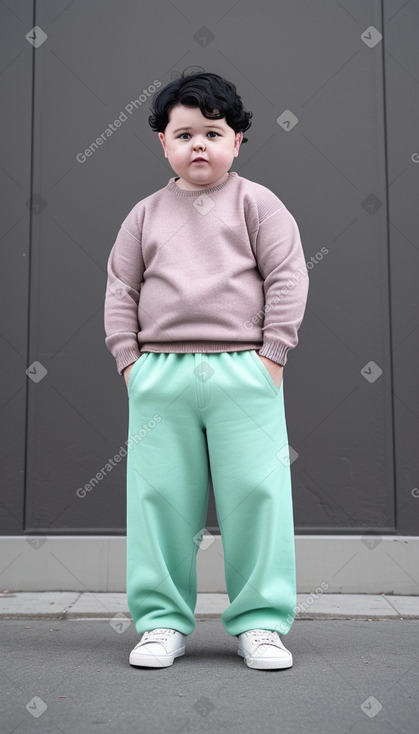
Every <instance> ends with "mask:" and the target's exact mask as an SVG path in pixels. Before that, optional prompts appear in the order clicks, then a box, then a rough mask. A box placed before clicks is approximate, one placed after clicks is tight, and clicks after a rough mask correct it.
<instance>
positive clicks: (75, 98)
mask: <svg viewBox="0 0 419 734" xmlns="http://www.w3.org/2000/svg"><path fill="white" fill-rule="evenodd" d="M390 6H391V7H390ZM0 18H1V27H2V50H3V53H2V62H1V74H0V84H1V86H2V99H3V105H2V136H1V141H2V148H3V162H2V164H1V170H0V176H1V178H2V182H3V196H2V199H1V202H2V208H3V212H2V225H1V235H0V237H1V258H2V267H1V268H0V278H1V294H2V304H3V307H2V308H1V310H0V318H1V324H0V337H1V359H2V375H3V379H2V381H1V383H0V391H1V395H0V421H1V452H2V453H1V466H2V477H1V506H0V507H1V526H0V532H1V533H2V534H3V535H17V534H22V533H27V534H37V533H39V534H48V535H52V534H59V535H62V534H70V535H71V534H79V535H80V534H83V533H85V534H105V533H106V534H115V535H118V534H121V535H123V534H124V533H125V468H126V459H125V458H124V457H123V458H122V461H121V462H120V463H118V464H117V466H116V467H115V468H114V469H113V470H112V471H111V472H107V473H105V476H104V478H102V479H101V480H100V481H99V482H98V483H97V485H96V486H95V487H94V489H92V491H90V492H89V493H87V494H86V496H85V497H79V496H77V494H76V490H77V489H78V488H80V487H83V486H85V485H86V484H87V483H88V482H89V481H90V479H91V478H92V477H94V476H95V475H96V473H97V472H99V471H100V470H101V468H102V467H104V465H105V464H106V463H107V462H108V460H109V458H110V457H113V456H115V455H116V454H118V452H120V450H121V448H123V447H124V445H125V441H126V439H127V421H128V404H127V397H126V388H125V384H124V381H123V379H122V378H121V377H120V376H119V375H118V374H117V372H116V367H115V363H114V360H113V358H112V356H111V355H110V353H109V352H108V350H107V349H106V347H105V344H104V338H105V334H104V329H103V301H104V292H105V285H106V262H107V258H108V255H109V252H110V249H111V247H112V245H113V242H114V240H115V237H116V235H117V232H118V229H119V226H120V223H121V221H122V220H123V219H124V218H125V216H126V214H127V213H128V211H129V210H130V209H131V208H132V207H133V206H134V204H135V203H136V202H137V201H139V200H140V199H142V198H144V197H145V196H148V195H149V194H150V193H152V192H153V191H155V190H157V189H159V188H161V187H163V186H165V185H166V183H167V181H168V179H169V178H170V177H171V176H173V175H174V172H173V171H172V169H171V168H170V166H169V164H168V162H167V160H166V159H165V158H164V156H163V151H162V148H161V145H160V142H159V141H158V139H157V135H156V134H155V133H153V132H152V131H151V128H150V127H149V125H148V122H147V118H148V115H149V108H148V106H149V100H148V98H147V101H145V102H142V103H141V104H139V105H138V108H137V109H135V107H133V108H132V111H131V112H127V109H126V108H127V106H129V105H130V104H131V103H132V101H133V100H135V99H136V98H138V97H139V95H140V94H141V93H142V92H143V89H146V90H147V88H150V90H151V89H152V86H151V85H153V83H154V81H155V80H158V81H160V82H161V85H164V84H166V83H167V82H168V81H170V79H171V78H172V74H175V73H179V72H180V71H181V70H182V69H183V68H185V67H187V66H189V67H192V66H196V65H198V66H200V67H204V69H205V70H206V71H213V72H216V73H218V74H221V75H222V76H225V77H226V78H227V79H229V80H231V81H233V82H234V83H235V84H236V85H237V88H238V91H239V94H240V95H241V97H242V99H243V101H244V104H245V105H246V107H247V108H248V109H251V110H252V111H253V113H254V118H253V123H252V127H251V128H250V130H249V131H248V133H247V136H248V138H249V142H248V143H246V144H245V145H244V146H242V149H241V152H240V155H239V157H238V158H237V159H235V161H234V164H233V167H232V169H233V170H236V171H237V172H238V173H239V174H240V175H242V176H245V177H246V178H249V179H251V180H254V181H257V182H259V183H262V184H264V185H265V186H268V187H269V188H270V189H272V190H273V191H274V192H275V193H276V194H277V196H279V198H280V199H282V201H283V202H284V203H285V205H286V206H287V207H288V209H289V210H290V211H291V212H292V214H293V215H294V216H295V218H296V220H297V222H298V225H299V228H300V232H301V237H302V242H303V247H304V252H305V255H306V259H307V261H311V263H312V266H311V270H310V293H309V300H308V304H307V310H306V315H305V318H304V322H303V325H302V327H301V329H300V343H299V345H298V347H297V349H296V350H295V351H294V352H293V353H291V354H290V355H289V358H288V363H287V366H286V368H285V372H284V395H285V403H286V411H287V420H288V434H289V441H290V444H291V445H292V447H293V448H294V449H295V451H297V452H298V458H297V459H296V461H294V463H293V464H292V475H293V486H294V509H295V513H294V514H295V525H296V531H297V533H300V534H304V533H314V534H332V533H334V534H336V533H337V534H340V533H341V534H348V533H349V534H351V533H359V532H362V533H365V534H368V533H378V534H382V535H384V534H390V533H400V534H402V535H408V534H409V535H417V534H418V533H419V519H418V518H419V512H418V510H419V497H418V496H417V495H418V494H419V491H418V490H417V487H418V484H419V480H418V474H419V472H418V470H419V466H418V455H419V452H418V450H417V449H418V445H419V444H418V438H419V400H418V390H417V380H416V379H415V377H414V376H416V375H417V374H419V364H418V363H419V350H418V333H419V332H418V328H417V327H418V325H419V317H418V308H417V292H418V287H417V283H418V276H419V246H418V236H417V232H418V207H417V205H416V206H415V207H414V206H413V203H414V202H415V201H417V200H418V176H419V143H418V139H417V117H418V107H419V95H418V85H419V63H418V56H417V32H418V22H419V8H418V5H417V3H414V2H407V3H406V2H405V0H399V1H398V2H397V1H394V2H391V3H385V2H383V3H382V2H378V1H375V2H374V1H373V0H370V1H369V2H365V0H356V1H355V0H352V1H351V2H349V0H346V2H343V1H341V2H335V1H334V0H323V1H322V2H317V3H312V2H310V1H309V0H303V1H302V2H299V3H295V2H292V0H281V2H277V1H275V0H262V2H258V3H256V4H255V3H252V2H250V1H249V0H242V2H240V3H237V4H235V3H232V4H231V6H230V7H227V6H226V5H225V4H224V3H222V2H220V1H215V2H213V3H210V4H207V3H205V4H203V3H202V4H199V3H194V2H192V1H185V2H180V0H179V2H176V3H173V2H164V1H163V0H157V2H153V3H142V4H140V3H138V2H136V1H134V0H120V2H118V3H114V2H110V1H109V0H106V1H102V2H98V1H97V0H96V2H89V3H83V2H80V1H77V0H76V1H75V2H72V3H71V2H70V3H69V2H68V0H60V1H58V0H57V1H56V2H54V3H51V2H45V1H44V2H42V1H38V2H36V3H34V2H29V0H27V1H25V0H22V1H21V2H20V3H18V4H17V5H16V4H12V3H11V2H10V0H9V2H8V4H6V3H2V4H1V5H0ZM35 25H36V26H39V27H40V28H41V29H42V30H43V31H44V32H45V33H46V34H47V39H46V40H45V42H44V43H42V44H41V45H40V46H39V47H38V48H34V46H33V45H32V44H31V43H30V42H29V41H28V40H26V38H25V36H26V34H27V33H28V32H29V31H30V30H31V28H33V27H34V26H35ZM370 26H374V28H375V29H378V31H380V33H381V34H383V38H382V39H381V40H379V41H378V42H377V43H375V39H374V33H373V35H372V36H371V34H370V33H369V32H367V33H365V31H367V29H368V28H369V27H370ZM37 37H38V38H39V33H38V34H37ZM363 38H365V40H366V41H367V43H366V42H365V41H364V40H363ZM286 110H291V112H292V113H293V114H294V115H295V116H296V118H298V122H297V124H296V125H295V126H294V127H292V129H291V130H289V131H286V130H285V129H284V128H283V127H282V126H281V124H280V123H278V122H277V119H278V118H279V117H280V116H281V115H282V113H283V112H285V111H286ZM121 112H124V113H125V115H126V116H127V119H126V120H125V121H123V122H122V123H121V125H120V127H119V128H117V129H116V130H115V132H113V134H112V135H111V136H110V137H108V138H107V139H106V142H104V143H103V145H102V146H100V147H99V148H98V150H96V152H94V153H93V155H91V156H90V157H87V158H86V160H85V161H84V162H78V160H77V158H76V156H77V155H78V154H80V153H82V152H83V151H85V149H86V148H88V147H89V146H90V145H91V144H92V143H94V141H95V140H96V138H97V137H98V136H99V135H100V134H101V133H103V132H104V131H105V130H106V128H107V127H108V125H109V123H113V121H114V120H115V119H117V118H118V116H119V115H120V114H121ZM322 248H326V250H327V252H326V254H322V253H325V250H323V249H322ZM34 363H40V365H41V366H39V365H35V368H34V367H31V374H30V375H28V374H27V373H26V371H27V370H28V368H29V367H30V366H31V365H33V364H34ZM43 370H47V373H46V374H45V375H43V372H42V371H43ZM33 378H35V379H33ZM121 453H123V452H121ZM207 528H208V529H210V530H212V531H213V530H214V529H215V530H216V529H217V524H216V514H215V508H214V504H213V498H212V494H211V502H210V507H209V513H208V518H207Z"/></svg>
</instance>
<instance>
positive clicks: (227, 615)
mask: <svg viewBox="0 0 419 734" xmlns="http://www.w3.org/2000/svg"><path fill="white" fill-rule="evenodd" d="M203 358H205V360H206V361H207V362H208V363H209V365H210V367H211V368H212V369H213V370H214V374H213V375H212V377H211V382H212V388H211V398H210V400H209V401H208V408H207V412H205V410H204V411H203V414H204V417H205V419H206V426H207V440H208V450H209V460H210V467H211V476H212V481H213V488H214V497H215V503H216V508H217V516H218V524H219V528H220V533H221V538H222V543H223V550H224V566H225V577H226V586H227V591H228V596H229V599H230V602H231V603H230V606H229V607H228V608H227V609H226V610H225V611H224V612H223V614H222V616H221V619H222V623H223V625H224V628H225V630H226V631H227V632H228V634H230V635H238V634H240V633H241V632H244V631H246V630H249V629H254V628H262V629H274V630H276V631H278V632H279V633H280V634H283V635H285V634H287V632H288V631H289V629H290V627H291V624H292V622H293V620H294V617H295V608H296V578H295V546H294V542H295V540H294V523H293V507H292V494H291V489H292V488H291V470H290V466H289V454H288V435H287V427H286V419H285V411H284V397H283V386H284V378H283V379H282V382H281V386H280V388H279V389H278V387H277V386H276V385H275V383H274V382H273V380H272V378H271V377H270V375H269V372H268V370H267V369H266V367H265V366H264V364H263V362H262V361H261V359H260V358H259V357H258V355H257V353H256V352H255V351H250V350H247V351H241V352H239V351H237V352H224V353H221V354H210V355H203Z"/></svg>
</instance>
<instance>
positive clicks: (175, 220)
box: [104, 172, 309, 374]
mask: <svg viewBox="0 0 419 734" xmlns="http://www.w3.org/2000/svg"><path fill="white" fill-rule="evenodd" d="M177 178H178V177H173V178H171V179H170V180H169V182H168V184H167V185H166V186H165V187H164V188H162V189H160V190H159V191H156V192H155V193H153V194H151V195H150V196H147V197H146V198H145V199H142V200H141V201H139V202H138V203H137V204H136V205H135V206H134V207H133V209H131V211H130V212H129V214H128V215H127V217H126V218H125V219H124V221H123V222H122V224H121V228H120V230H119V232H118V235H117V238H116V241H115V243H114V245H113V247H112V250H111V252H110V255H109V259H108V266H107V273H108V278H107V285H106V295H105V308H104V325H105V332H106V339H105V344H106V346H107V348H108V349H109V351H110V352H111V354H112V355H113V357H114V358H115V360H116V367H117V370H118V372H119V373H120V374H122V371H123V370H124V368H125V367H127V366H128V365H129V364H131V363H132V362H135V361H136V360H137V358H138V357H139V356H140V355H141V354H142V353H143V352H224V351H225V352H232V351H239V350H245V349H257V350H259V354H260V355H261V356H265V357H269V359H272V360H273V361H274V362H277V363H278V364H282V365H284V364H285V363H286V361H287V353H288V351H289V350H290V349H293V348H294V347H295V346H296V345H297V343H298V336H297V332H298V329H299V327H300V324H301V322H302V319H303V316H304V312H305V307H306V301H307V294H308V287H309V280H308V274H307V268H306V263H305V259H304V252H303V248H302V245H301V239H300V233H299V230H298V226H297V223H296V221H295V219H294V217H293V216H292V214H291V213H290V212H289V211H288V209H287V208H286V207H285V205H284V204H283V203H282V201H281V200H280V199H278V197H277V196H276V195H275V194H274V193H273V192H272V191H271V190H270V189H268V188H266V187H265V186H262V185H261V184H258V183H255V182H253V181H249V180H248V179H247V178H244V177H243V176H239V175H238V173H236V172H230V173H229V176H228V178H227V179H226V180H225V181H224V183H222V184H220V185H219V186H214V187H212V188H208V189H205V190H202V191H190V190H186V189H181V188H179V186H177V184H176V183H175V181H176V180H177Z"/></svg>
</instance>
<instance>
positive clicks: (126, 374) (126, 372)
mask: <svg viewBox="0 0 419 734" xmlns="http://www.w3.org/2000/svg"><path fill="white" fill-rule="evenodd" d="M134 365H135V362H133V363H132V364H129V365H128V367H125V369H124V370H123V372H122V374H123V376H124V380H125V385H126V387H127V389H128V380H129V376H130V373H131V370H132V368H133V367H134Z"/></svg>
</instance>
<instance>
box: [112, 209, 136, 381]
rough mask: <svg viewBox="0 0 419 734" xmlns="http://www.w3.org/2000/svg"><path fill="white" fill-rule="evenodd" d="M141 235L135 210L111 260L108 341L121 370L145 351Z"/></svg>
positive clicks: (120, 234) (127, 221) (124, 223)
mask: <svg viewBox="0 0 419 734" xmlns="http://www.w3.org/2000/svg"><path fill="white" fill-rule="evenodd" d="M140 236H141V235H140V232H139V230H138V227H136V225H135V212H134V210H132V211H131V212H130V213H129V215H128V217H126V219H125V220H124V221H123V222H122V224H121V227H120V230H119V232H118V235H117V238H116V240H115V243H114V245H113V247H112V250H111V252H110V255H109V258H108V264H107V273H108V278H107V283H106V294H105V306H104V326H105V333H106V339H105V344H106V346H107V348H108V349H109V351H110V352H111V354H112V355H113V357H114V358H115V360H116V368H117V370H118V372H119V374H122V372H123V370H124V369H125V367H127V366H128V365H130V364H131V363H132V362H135V361H136V360H137V359H138V357H140V355H141V350H140V348H139V344H138V338H137V337H138V333H139V331H140V325H139V322H138V303H139V299H140V290H141V281H142V277H143V273H144V261H143V257H142V252H141V239H140Z"/></svg>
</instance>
